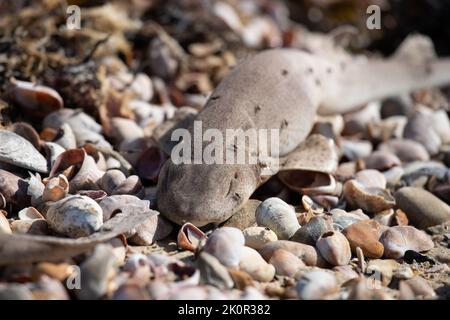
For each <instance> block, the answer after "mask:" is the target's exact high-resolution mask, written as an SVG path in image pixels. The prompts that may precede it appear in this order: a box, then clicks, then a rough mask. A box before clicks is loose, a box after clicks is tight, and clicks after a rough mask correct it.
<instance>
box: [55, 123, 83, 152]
mask: <svg viewBox="0 0 450 320" xmlns="http://www.w3.org/2000/svg"><path fill="white" fill-rule="evenodd" d="M52 142H53V143H56V144H57V145H59V146H61V147H63V148H64V149H66V150H69V149H75V148H76V147H77V141H76V138H75V134H74V133H73V130H72V128H71V127H70V126H69V125H68V124H67V123H63V124H62V125H61V127H60V128H59V130H58V132H57V134H56V136H55V137H54V139H53V141H52Z"/></svg>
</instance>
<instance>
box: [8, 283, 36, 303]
mask: <svg viewBox="0 0 450 320" xmlns="http://www.w3.org/2000/svg"><path fill="white" fill-rule="evenodd" d="M0 300H34V297H33V294H32V293H31V290H30V289H29V288H28V287H27V286H26V285H25V284H16V283H11V284H0Z"/></svg>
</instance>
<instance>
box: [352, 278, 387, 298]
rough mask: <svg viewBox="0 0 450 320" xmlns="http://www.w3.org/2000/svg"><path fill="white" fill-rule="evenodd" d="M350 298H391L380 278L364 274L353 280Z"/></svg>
mask: <svg viewBox="0 0 450 320" xmlns="http://www.w3.org/2000/svg"><path fill="white" fill-rule="evenodd" d="M349 285H350V293H349V296H348V300H391V299H392V297H391V296H390V295H388V294H387V293H386V292H385V291H384V290H383V289H382V286H381V284H380V283H379V281H378V280H376V279H372V278H370V279H369V278H365V277H363V276H361V277H359V278H358V279H354V280H352V281H351V283H350V284H349Z"/></svg>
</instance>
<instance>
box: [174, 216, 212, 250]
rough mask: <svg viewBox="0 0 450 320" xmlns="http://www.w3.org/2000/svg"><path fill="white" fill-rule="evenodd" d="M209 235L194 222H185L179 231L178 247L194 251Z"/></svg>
mask: <svg viewBox="0 0 450 320" xmlns="http://www.w3.org/2000/svg"><path fill="white" fill-rule="evenodd" d="M206 239H207V237H206V235H205V234H204V233H203V231H201V230H200V229H199V228H197V227H196V226H194V225H193V224H192V223H189V222H187V223H185V224H184V225H183V226H182V227H181V228H180V231H178V235H177V244H178V247H179V248H181V249H184V250H189V251H192V252H194V251H195V250H197V248H198V247H199V245H200V243H201V242H202V241H203V240H206Z"/></svg>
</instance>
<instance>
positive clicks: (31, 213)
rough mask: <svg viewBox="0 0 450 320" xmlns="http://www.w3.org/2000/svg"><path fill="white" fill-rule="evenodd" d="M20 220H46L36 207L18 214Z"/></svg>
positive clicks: (25, 209)
mask: <svg viewBox="0 0 450 320" xmlns="http://www.w3.org/2000/svg"><path fill="white" fill-rule="evenodd" d="M18 216H19V219H20V220H36V219H44V216H43V215H42V214H41V213H40V212H39V211H38V210H37V209H36V208H34V207H28V208H24V209H22V210H20V211H19V212H18Z"/></svg>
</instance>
